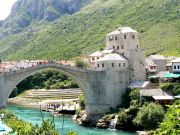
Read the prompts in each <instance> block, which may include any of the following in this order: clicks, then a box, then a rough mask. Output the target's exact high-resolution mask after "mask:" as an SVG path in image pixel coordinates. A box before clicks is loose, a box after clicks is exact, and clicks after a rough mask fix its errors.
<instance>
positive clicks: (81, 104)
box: [79, 95, 85, 110]
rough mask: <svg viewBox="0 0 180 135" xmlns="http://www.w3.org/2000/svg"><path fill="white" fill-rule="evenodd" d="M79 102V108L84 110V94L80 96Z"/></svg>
mask: <svg viewBox="0 0 180 135" xmlns="http://www.w3.org/2000/svg"><path fill="white" fill-rule="evenodd" d="M79 102H80V103H79V104H80V107H81V110H84V109H85V98H84V95H81V96H80V98H79Z"/></svg>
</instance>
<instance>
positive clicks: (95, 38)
mask: <svg viewBox="0 0 180 135" xmlns="http://www.w3.org/2000/svg"><path fill="white" fill-rule="evenodd" d="M83 3H87V1H83ZM179 5H180V4H179V1H178V0H92V2H90V3H89V4H87V5H86V6H85V7H83V8H80V9H79V11H78V12H76V13H72V14H71V15H67V14H64V15H63V16H61V17H59V18H58V19H56V20H55V21H53V22H46V21H43V20H34V21H32V23H31V24H30V25H29V26H28V27H27V28H26V29H23V30H22V31H21V32H20V33H18V34H14V35H10V36H6V37H4V38H3V39H1V40H0V56H1V59H3V60H15V59H16V60H17V59H61V58H65V59H72V58H74V57H77V56H80V55H81V56H83V55H87V54H90V53H91V52H94V51H95V50H97V49H100V48H103V47H104V45H105V38H104V36H105V35H106V34H107V33H109V32H111V31H113V30H114V29H116V28H117V27H120V26H130V27H132V28H134V29H136V30H137V31H138V32H139V38H140V45H141V47H142V49H143V50H144V51H145V54H146V55H150V54H154V53H159V54H164V55H175V56H179V55H180V49H179V42H180V38H179V37H180V32H179V31H180V27H179V25H178V24H179V23H180V19H179V17H180V11H179ZM10 17H11V16H10ZM10 17H9V18H10ZM23 17H25V18H26V16H23ZM5 22H6V21H5ZM13 24H14V25H15V24H16V23H13ZM0 29H1V30H0V31H4V30H3V28H2V27H1V28H0ZM9 29H10V28H9Z"/></svg>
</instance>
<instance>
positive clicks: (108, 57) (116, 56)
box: [97, 53, 126, 61]
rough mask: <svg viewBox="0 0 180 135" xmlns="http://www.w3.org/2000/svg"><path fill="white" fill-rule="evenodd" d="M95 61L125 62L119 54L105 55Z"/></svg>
mask: <svg viewBox="0 0 180 135" xmlns="http://www.w3.org/2000/svg"><path fill="white" fill-rule="evenodd" d="M97 61H126V58H124V57H123V56H121V55H119V54H115V53H112V54H107V55H105V56H104V57H102V58H100V59H99V60H97Z"/></svg>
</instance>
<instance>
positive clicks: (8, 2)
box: [0, 0, 17, 20]
mask: <svg viewBox="0 0 180 135" xmlns="http://www.w3.org/2000/svg"><path fill="white" fill-rule="evenodd" d="M15 1H17V0H0V20H4V19H6V17H7V16H8V15H9V14H10V11H11V7H12V5H13V4H14V2H15Z"/></svg>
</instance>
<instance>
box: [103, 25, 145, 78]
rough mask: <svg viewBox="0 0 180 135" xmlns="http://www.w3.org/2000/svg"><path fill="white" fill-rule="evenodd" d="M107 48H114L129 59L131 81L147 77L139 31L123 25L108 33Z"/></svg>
mask: <svg viewBox="0 0 180 135" xmlns="http://www.w3.org/2000/svg"><path fill="white" fill-rule="evenodd" d="M106 50H114V51H115V53H117V54H119V55H122V56H123V57H124V58H126V59H127V61H128V70H129V72H130V77H129V79H130V81H137V80H144V79H145V78H146V71H145V57H144V54H143V52H142V51H141V50H140V45H139V41H138V32H137V31H136V30H133V29H132V28H129V27H121V28H118V29H117V30H115V31H113V32H111V33H109V34H107V35H106Z"/></svg>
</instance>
